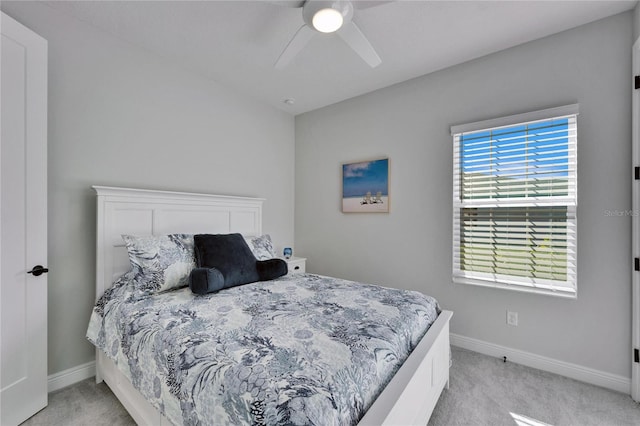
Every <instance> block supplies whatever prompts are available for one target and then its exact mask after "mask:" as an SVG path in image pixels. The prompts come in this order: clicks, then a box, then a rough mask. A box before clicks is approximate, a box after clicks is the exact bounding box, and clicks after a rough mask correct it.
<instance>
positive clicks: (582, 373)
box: [450, 333, 631, 395]
mask: <svg viewBox="0 0 640 426" xmlns="http://www.w3.org/2000/svg"><path fill="white" fill-rule="evenodd" d="M450 339H451V345H453V346H458V347H461V348H463V349H468V350H470V351H474V352H479V353H481V354H485V355H489V356H494V357H497V358H502V357H504V356H506V357H507V360H508V361H510V362H515V363H516V364H522V365H526V366H527V367H532V368H537V369H538V370H543V371H548V372H550V373H555V374H559V375H561V376H565V377H569V378H571V379H575V380H579V381H581V382H586V383H590V384H592V385H596V386H601V387H603V388H607V389H612V390H615V391H618V392H622V393H625V394H627V395H629V394H631V378H629V377H624V376H618V375H616V374H611V373H605V372H604V371H599V370H594V369H592V368H588V367H583V366H581V365H577V364H571V363H569V362H564V361H559V360H557V359H553V358H547V357H544V356H541V355H536V354H532V353H529V352H525V351H521V350H518V349H511V348H507V347H505V346H500V345H495V344H493V343H488V342H484V341H482V340H477V339H472V338H470V337H466V336H461V335H459V334H454V333H451V335H450Z"/></svg>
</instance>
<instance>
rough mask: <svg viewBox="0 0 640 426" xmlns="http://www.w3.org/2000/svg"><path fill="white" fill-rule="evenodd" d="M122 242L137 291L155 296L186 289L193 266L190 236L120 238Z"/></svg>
mask: <svg viewBox="0 0 640 426" xmlns="http://www.w3.org/2000/svg"><path fill="white" fill-rule="evenodd" d="M122 239H123V240H124V242H125V244H126V245H127V251H128V252H129V261H131V269H132V270H133V272H134V274H135V278H134V281H133V282H134V283H135V285H136V287H137V288H138V289H140V290H145V291H149V292H151V293H158V292H161V291H166V290H171V289H173V288H178V287H185V286H187V285H189V274H190V273H191V270H192V269H193V268H195V266H196V263H195V256H194V249H193V235H191V234H171V235H161V236H148V237H136V236H133V235H123V236H122Z"/></svg>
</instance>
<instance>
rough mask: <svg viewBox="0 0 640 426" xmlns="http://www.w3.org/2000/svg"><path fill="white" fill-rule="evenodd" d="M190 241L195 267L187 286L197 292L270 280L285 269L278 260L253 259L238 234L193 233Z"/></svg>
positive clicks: (280, 260)
mask: <svg viewBox="0 0 640 426" xmlns="http://www.w3.org/2000/svg"><path fill="white" fill-rule="evenodd" d="M193 242H194V249H195V250H194V251H195V258H196V266H197V268H196V269H194V270H193V271H192V273H191V276H190V279H189V286H190V288H191V290H192V291H193V292H194V293H197V294H204V293H210V292H213V291H218V290H220V289H223V288H229V287H235V286H238V285H243V284H248V283H253V282H256V281H266V280H271V279H274V278H277V277H280V276H282V275H285V274H286V273H287V272H288V269H287V263H286V262H285V261H284V260H282V259H269V260H264V261H258V260H256V258H255V256H254V255H253V253H252V252H251V249H250V248H249V246H248V245H247V242H246V241H245V239H244V237H243V236H242V235H240V234H197V235H194V236H193Z"/></svg>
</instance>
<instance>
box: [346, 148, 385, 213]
mask: <svg viewBox="0 0 640 426" xmlns="http://www.w3.org/2000/svg"><path fill="white" fill-rule="evenodd" d="M342 212H343V213H389V159H388V158H382V159H379V160H371V161H359V162H357V163H344V164H343V165H342Z"/></svg>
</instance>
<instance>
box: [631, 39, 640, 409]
mask: <svg viewBox="0 0 640 426" xmlns="http://www.w3.org/2000/svg"><path fill="white" fill-rule="evenodd" d="M632 58H633V70H632V71H633V76H634V80H635V76H637V75H640V38H639V39H638V40H637V41H636V42H635V44H634V45H633V53H632ZM634 85H635V81H634ZM632 90H633V96H632V104H631V114H632V118H631V126H632V130H631V138H632V139H631V141H632V143H631V158H632V162H633V164H632V166H633V167H636V166H640V89H632ZM631 192H632V204H631V207H632V212H633V214H632V215H631V245H632V250H633V257H634V258H640V217H639V214H640V180H637V179H634V181H633V186H632V191H631ZM634 263H635V262H634ZM632 274H633V275H632V279H631V300H632V302H631V309H632V316H631V351H632V355H631V397H632V398H633V399H634V400H636V401H638V402H640V364H639V363H638V360H636V356H637V355H636V354H637V352H636V351H637V350H638V349H640V272H637V271H633V272H632Z"/></svg>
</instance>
